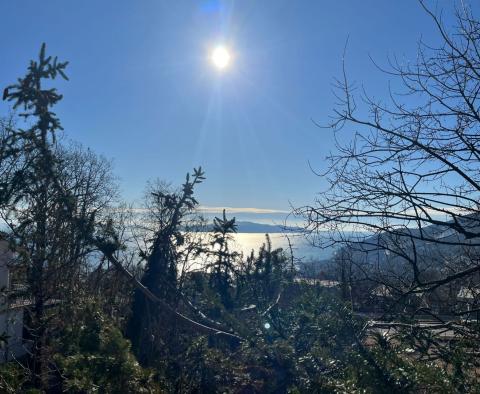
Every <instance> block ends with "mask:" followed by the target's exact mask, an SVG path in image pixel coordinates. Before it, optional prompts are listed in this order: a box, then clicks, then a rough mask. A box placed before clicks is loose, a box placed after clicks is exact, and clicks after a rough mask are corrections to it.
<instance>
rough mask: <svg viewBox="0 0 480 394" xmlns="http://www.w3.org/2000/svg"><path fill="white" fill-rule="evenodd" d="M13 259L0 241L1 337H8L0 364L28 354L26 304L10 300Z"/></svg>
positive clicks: (1, 347)
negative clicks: (24, 329) (24, 317)
mask: <svg viewBox="0 0 480 394" xmlns="http://www.w3.org/2000/svg"><path fill="white" fill-rule="evenodd" d="M12 258H13V254H12V252H11V250H10V249H9V247H8V243H7V242H6V241H3V240H0V335H2V336H4V335H6V337H7V341H6V343H5V342H3V341H2V342H1V343H0V363H2V362H5V361H8V360H11V359H13V358H15V357H21V356H23V355H25V354H26V348H25V346H24V343H23V313H24V307H25V303H24V302H22V301H21V300H20V301H18V300H17V301H16V300H12V299H11V298H10V294H11V287H10V270H9V264H10V262H11V261H12Z"/></svg>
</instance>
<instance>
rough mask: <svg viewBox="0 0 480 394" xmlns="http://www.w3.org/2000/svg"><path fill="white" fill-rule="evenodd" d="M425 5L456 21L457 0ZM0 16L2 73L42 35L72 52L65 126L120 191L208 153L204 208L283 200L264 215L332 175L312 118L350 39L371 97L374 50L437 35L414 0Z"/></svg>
mask: <svg viewBox="0 0 480 394" xmlns="http://www.w3.org/2000/svg"><path fill="white" fill-rule="evenodd" d="M430 4H433V6H435V4H437V7H438V8H439V9H442V8H443V9H444V14H445V22H446V24H447V25H450V24H451V23H452V19H451V18H450V16H449V15H450V11H451V5H452V2H450V1H446V0H445V1H441V0H440V1H438V2H435V3H433V2H431V3H430ZM0 15H2V23H1V24H0V36H1V37H2V38H3V39H2V40H1V41H0V54H1V55H0V57H1V61H0V85H2V86H5V85H7V84H10V83H12V82H14V81H15V79H16V78H17V77H18V76H20V75H22V74H23V73H24V70H25V69H26V66H27V64H28V60H29V59H30V58H32V57H34V56H35V55H36V54H37V53H38V49H39V47H40V44H41V43H42V42H46V43H47V49H48V52H49V53H50V54H54V55H58V56H59V57H60V59H65V60H69V61H70V66H69V68H68V75H69V77H70V81H69V82H59V83H58V88H59V90H60V91H61V92H62V93H63V94H64V95H65V98H64V100H63V101H62V102H61V104H60V105H59V106H58V107H57V113H58V115H59V116H60V118H61V120H62V123H63V126H64V127H65V136H66V137H67V138H69V139H72V140H75V141H79V142H81V143H82V144H84V145H85V146H89V147H91V148H93V149H94V150H95V151H96V152H98V153H100V154H102V155H104V156H105V157H107V158H109V159H112V160H113V162H114V168H115V173H116V174H117V176H118V177H119V179H120V184H121V190H122V194H123V197H124V198H125V199H126V200H128V201H134V200H136V199H138V198H139V197H140V196H141V195H142V192H143V190H144V187H145V184H146V182H147V180H149V179H153V178H160V179H163V180H167V181H172V182H174V183H181V182H182V181H183V179H184V175H185V173H186V172H187V171H189V170H190V169H191V168H192V167H194V166H198V165H201V166H202V167H204V169H205V170H206V175H207V180H206V182H205V183H204V184H203V185H201V186H200V187H199V189H198V199H199V200H200V202H201V204H202V205H203V206H209V207H223V206H229V207H249V208H261V209H270V210H274V211H279V212H274V213H268V212H262V217H264V216H268V215H269V214H272V215H273V216H275V217H280V216H282V215H284V212H283V211H288V209H289V204H290V203H292V204H293V205H297V206H298V205H302V204H306V203H309V202H312V201H313V199H314V197H315V194H316V193H318V192H320V191H321V190H322V188H323V187H324V186H325V182H324V181H323V180H322V179H321V178H319V177H317V176H315V175H314V174H313V173H312V171H311V170H310V169H309V165H308V163H309V162H310V163H311V165H312V166H313V167H314V168H315V169H317V170H322V169H324V168H325V161H324V157H325V156H326V154H328V152H329V151H330V150H332V149H333V138H332V134H331V132H330V131H328V130H321V129H319V128H317V127H316V126H315V125H314V123H313V122H312V119H314V120H316V121H318V122H319V123H324V122H327V121H328V118H329V116H330V115H331V114H332V108H333V107H334V104H335V97H334V96H333V94H332V82H333V78H334V77H336V76H337V77H338V76H339V75H340V71H341V64H342V52H343V47H344V44H345V41H346V39H347V37H349V45H348V51H347V68H348V73H349V76H350V78H351V79H352V80H356V81H357V82H358V83H359V84H363V85H364V86H365V87H366V88H367V90H368V91H369V92H370V93H371V94H373V95H375V96H377V97H386V94H387V88H388V85H387V83H388V81H389V78H388V77H387V76H386V75H382V74H381V73H380V72H378V70H377V69H376V68H375V67H374V66H373V64H372V63H371V61H370V59H369V55H371V56H373V57H374V58H375V59H376V60H378V61H379V63H381V64H385V63H386V58H387V56H388V55H393V54H396V55H398V56H399V57H405V59H410V60H413V59H414V57H415V53H416V43H417V41H418V39H419V38H420V37H422V38H423V39H424V40H425V41H426V42H427V43H432V44H435V43H436V42H438V37H437V35H436V33H435V29H434V26H433V24H432V22H431V20H430V19H429V17H428V16H427V15H426V14H425V13H424V12H423V11H422V10H421V7H420V5H419V4H418V2H417V1H415V0H404V1H383V0H376V1H374V0H364V1H353V0H351V1H346V0H345V1H340V0H338V1H320V0H318V1H313V0H312V1H283V0H275V1H273V0H272V1H258V0H237V1H214V0H208V1H173V0H172V1H160V0H143V1H131V0H128V1H127V0H115V1H114V0H110V1H107V0H104V1H98V0H82V1H65V0H55V1H54V0H44V1H38V0H28V1H27V0H2V1H1V2H0ZM217 44H224V45H226V46H227V47H228V48H230V50H231V51H232V62H231V67H229V68H228V69H226V70H224V71H223V72H219V70H217V69H215V68H214V67H212V64H211V61H210V60H209V53H210V51H211V49H212V48H213V47H214V46H215V45H217ZM7 111H8V107H7V106H6V105H5V104H4V103H2V104H0V113H2V114H5V113H6V112H7ZM348 133H349V130H346V134H345V135H344V138H348V137H349V136H348ZM252 212H253V211H252ZM252 212H250V211H245V212H243V213H244V214H251V213H252ZM273 216H272V217H273Z"/></svg>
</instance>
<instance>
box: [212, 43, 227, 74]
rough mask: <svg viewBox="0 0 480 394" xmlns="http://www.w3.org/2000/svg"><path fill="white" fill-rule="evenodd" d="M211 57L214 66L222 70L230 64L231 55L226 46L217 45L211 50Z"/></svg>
mask: <svg viewBox="0 0 480 394" xmlns="http://www.w3.org/2000/svg"><path fill="white" fill-rule="evenodd" d="M211 59H212V62H213V64H214V66H215V67H217V68H218V69H220V70H222V69H224V68H226V67H227V66H228V65H229V64H230V59H231V56H230V53H229V52H228V50H227V48H225V47H223V46H217V47H216V48H215V49H214V50H213V52H212V56H211Z"/></svg>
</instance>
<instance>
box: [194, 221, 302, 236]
mask: <svg viewBox="0 0 480 394" xmlns="http://www.w3.org/2000/svg"><path fill="white" fill-rule="evenodd" d="M235 224H236V225H237V232H238V233H263V234H267V233H268V234H274V233H285V232H288V233H299V232H302V231H303V229H302V228H301V227H291V226H286V227H285V226H280V225H275V224H264V223H255V222H236V223H235ZM196 230H197V231H204V232H210V231H212V230H213V224H208V225H207V226H206V227H202V228H197V229H196Z"/></svg>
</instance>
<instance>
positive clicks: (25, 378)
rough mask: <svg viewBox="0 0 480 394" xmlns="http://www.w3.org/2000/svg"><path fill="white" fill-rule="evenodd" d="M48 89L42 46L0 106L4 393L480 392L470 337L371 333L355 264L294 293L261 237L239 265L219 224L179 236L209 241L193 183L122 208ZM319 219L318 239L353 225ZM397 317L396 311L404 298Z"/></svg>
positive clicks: (295, 283) (228, 226)
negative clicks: (19, 340)
mask: <svg viewBox="0 0 480 394" xmlns="http://www.w3.org/2000/svg"><path fill="white" fill-rule="evenodd" d="M470 22H471V23H473V25H472V26H473V27H475V29H477V30H475V32H477V33H476V35H475V36H474V39H475V40H476V41H475V43H477V42H478V39H479V36H478V23H477V22H475V21H474V20H470ZM472 34H473V33H472ZM475 56H478V53H477V55H475ZM475 59H476V58H475ZM431 60H432V61H434V60H435V58H432V59H431ZM478 64H479V63H475V64H474V65H473V66H472V67H473V69H474V70H476V71H478ZM58 77H61V78H65V79H67V63H66V62H59V61H58V60H57V58H54V57H51V56H49V55H48V54H47V53H46V48H45V45H43V46H42V47H41V51H40V54H39V58H38V59H37V60H35V61H32V62H31V63H30V66H29V68H28V70H27V73H26V75H25V76H24V77H22V78H20V79H19V80H18V82H17V83H16V84H14V85H11V86H8V87H7V88H6V89H5V91H4V94H3V98H4V100H7V101H9V102H11V104H12V106H13V109H14V110H15V111H16V112H14V115H12V116H10V117H5V118H4V119H3V120H2V123H1V124H0V131H1V135H0V138H1V145H0V215H1V219H2V222H3V224H2V226H3V227H2V229H3V231H2V232H1V237H2V239H4V240H6V241H8V244H9V248H10V249H11V250H12V251H13V252H14V257H13V260H12V261H10V262H9V264H10V266H11V271H12V278H13V283H14V284H15V285H16V286H13V287H12V288H11V289H5V296H6V297H7V299H8V302H13V300H15V299H16V300H18V299H22V300H27V301H28V302H27V303H26V306H25V319H24V333H25V345H26V346H27V347H28V349H29V353H28V354H27V356H26V357H24V358H23V359H19V360H14V361H10V362H8V363H4V364H1V365H0V390H1V391H2V392H7V393H8V392H10V393H14V392H28V393H41V392H47V393H57V392H71V393H95V392H99V393H157V392H177V393H190V392H192V393H215V392H219V393H225V392H231V393H256V392H267V393H287V392H291V393H303V392H327V393H328V392H338V393H353V392H358V393H360V392H371V393H383V392H389V393H404V392H444V393H451V392H478V391H479V388H478V387H479V386H478V383H479V378H478V368H479V360H478V344H479V342H478V341H477V338H478V335H477V337H475V336H474V335H465V336H461V337H456V338H455V340H448V341H441V340H439V339H438V338H437V337H435V335H434V333H433V332H432V331H429V330H422V329H421V328H419V327H418V326H416V325H415V324H414V322H415V316H414V314H413V315H409V316H407V314H404V315H403V316H402V321H401V322H397V323H398V324H397V325H396V326H395V329H394V330H392V331H390V332H388V334H387V332H386V331H382V330H375V329H373V328H372V327H371V325H370V324H369V323H368V321H367V319H366V318H363V317H362V316H363V315H362V314H359V313H357V306H358V302H359V301H358V300H360V299H361V297H362V294H361V292H362V291H366V290H365V289H367V288H368V286H365V285H364V284H365V283H366V282H367V281H368V280H369V281H370V282H369V283H370V285H371V284H372V283H375V284H378V281H379V279H378V277H377V278H374V277H367V278H365V277H360V276H359V275H358V272H360V268H359V267H358V266H356V265H355V264H354V262H352V261H351V260H349V265H348V267H347V266H346V264H345V262H344V259H343V260H342V259H341V261H340V262H338V261H337V265H336V266H335V271H334V272H333V271H332V272H331V275H336V278H337V279H339V280H340V282H341V286H340V288H336V287H326V286H322V284H321V283H320V282H318V281H317V282H315V281H306V280H303V281H302V280H298V279H299V277H298V273H297V272H296V265H295V264H294V259H293V256H291V255H290V254H289V253H286V252H285V251H283V250H280V249H272V247H271V243H270V240H269V238H268V236H266V239H265V244H264V246H263V247H261V248H260V250H258V251H252V253H251V255H249V256H243V255H240V254H238V253H237V252H235V251H234V248H233V247H232V242H233V238H232V235H233V234H234V233H235V232H236V224H235V219H234V218H228V217H226V215H225V212H224V214H223V216H222V217H218V218H216V219H215V220H214V224H213V231H212V232H211V233H207V232H198V231H188V229H189V228H190V229H198V228H199V227H200V226H202V225H205V221H204V219H202V218H201V217H199V215H198V214H197V211H196V207H197V205H198V202H197V200H196V199H195V190H196V188H197V187H198V186H199V185H200V184H202V183H203V182H204V181H205V174H204V172H203V170H202V169H201V168H198V169H194V170H193V172H192V173H189V174H187V176H186V179H185V181H184V183H183V184H182V185H181V186H180V187H178V188H173V187H171V186H169V184H166V183H164V182H152V183H151V184H149V185H148V187H147V191H146V193H145V199H144V207H143V209H141V210H138V209H132V207H129V206H127V205H124V204H123V205H122V203H121V201H120V197H119V196H118V192H117V187H116V184H115V177H114V175H113V174H112V169H111V166H110V164H109V162H108V161H106V160H105V159H103V158H101V157H98V156H97V155H96V154H95V153H93V152H91V151H90V150H88V149H85V148H83V147H81V146H79V145H77V144H71V143H65V142H64V141H65V139H64V138H59V133H61V131H62V127H61V123H60V120H59V119H58V118H57V116H56V114H55V113H54V112H53V107H54V106H55V104H57V103H58V102H59V101H60V100H61V98H62V96H61V95H60V94H59V93H58V92H57V90H56V89H55V88H54V87H52V84H53V83H54V81H55V79H56V78H58ZM347 93H348V90H347ZM347 115H351V114H350V113H347ZM462 116H463V115H462ZM468 126H469V130H470V131H471V134H474V135H475V138H476V135H477V134H478V131H477V130H476V129H474V128H473V126H472V124H471V123H469V124H468ZM378 127H380V126H378ZM469 135H470V134H468V135H462V138H463V139H466V138H467V139H468V138H472V139H471V140H470V145H469V146H470V149H472V150H474V149H475V146H476V145H475V144H476V139H475V140H474V139H473V137H469ZM397 138H400V137H398V136H397ZM375 141H378V139H377V140H375ZM395 141H396V142H397V143H398V141H399V140H398V139H397V140H395V139H390V140H389V141H387V142H389V143H390V147H391V146H393V144H394V142H395ZM403 152H404V151H403ZM414 154H418V152H417V151H415V153H414ZM470 157H475V159H472V160H478V157H477V156H473V154H472V156H470ZM383 164H384V165H386V164H385V163H383ZM362 168H364V167H362ZM374 172H375V171H374ZM375 173H376V174H378V171H377V172H375ZM344 174H347V172H344ZM159 175H160V176H161V174H159ZM350 175H351V176H352V177H351V178H349V179H350V180H351V179H354V175H355V173H354V171H353V170H352V172H351V173H350ZM364 175H365V174H364ZM367 175H368V174H367ZM475 176H477V177H478V174H477V175H475V174H471V177H475ZM370 179H371V178H370ZM365 182H367V178H365ZM337 184H338V183H337ZM373 185H374V184H372V183H371V184H370V187H372V186H373ZM364 186H365V185H364ZM381 187H382V186H381V185H380V186H379V189H381ZM347 189H348V188H347V187H346V188H345V190H347ZM349 190H350V191H352V188H350V189H349ZM355 190H358V189H355ZM343 201H344V202H345V200H343ZM377 201H378V200H377ZM417 203H419V202H418V201H417ZM337 207H338V205H337ZM323 208H324V209H325V210H324V211H320V210H319V209H318V208H317V210H316V211H315V213H316V214H317V215H320V218H319V216H316V217H315V219H314V220H313V221H315V220H316V222H315V223H316V224H319V223H320V222H321V221H322V220H323V219H325V221H328V222H329V223H331V222H332V218H331V217H329V216H328V215H329V214H332V215H335V214H336V215H337V216H336V217H337V219H338V218H340V219H341V220H342V218H345V217H346V216H348V215H350V216H352V217H353V216H355V212H353V211H352V212H345V211H342V215H338V212H337V213H335V212H333V213H332V207H323ZM471 209H472V210H473V209H478V208H473V206H472V208H471ZM319 211H320V214H319V213H318V212H319ZM356 212H357V218H358V210H357V211H356ZM409 212H410V211H409ZM475 212H476V211H475ZM307 214H309V215H312V211H308V212H307ZM322 215H323V216H322ZM310 220H312V216H310ZM341 220H340V223H341ZM369 223H370V222H369ZM369 223H367V224H369ZM310 224H312V222H310ZM337 224H338V222H337ZM386 229H387V230H389V228H386ZM381 230H382V233H384V232H385V228H382V229H381ZM390 230H391V229H390ZM391 232H393V230H391ZM362 242H363V243H365V240H363V241H362ZM346 244H349V245H350V246H351V244H352V242H351V240H349V242H346ZM377 246H378V245H377ZM467 246H468V245H467ZM345 251H346V249H342V253H343V252H345ZM337 257H338V255H337ZM477 265H478V264H477ZM352 267H353V268H352ZM347 268H348V273H346V269H347ZM355 269H358V271H356V272H353V273H352V270H353V271H355ZM469 269H470V270H471V266H470V268H469ZM361 272H364V271H361ZM476 273H477V271H472V270H471V271H469V275H470V276H472V275H475V274H476ZM355 275H356V276H355ZM354 276H355V279H356V280H353V279H352V278H353V277H354ZM465 276H466V275H465ZM331 278H334V276H332V277H331ZM456 279H459V277H456V278H455V280H456ZM422 280H425V279H422ZM438 280H440V279H438ZM384 282H385V281H384ZM384 282H380V283H384ZM395 283H396V285H395V286H396V288H400V287H401V286H400V285H399V284H398V282H395ZM419 283H420V282H419ZM428 283H429V285H431V283H430V282H428ZM447 283H448V282H445V283H441V284H438V286H436V287H435V289H437V288H438V287H439V286H442V285H443V284H447ZM384 284H385V283H384ZM387 284H389V283H387ZM435 284H437V283H435ZM362 286H363V287H362ZM392 286H393V285H392ZM370 287H371V286H370ZM423 287H425V286H423ZM392 288H393V287H391V288H390V289H392ZM416 289H417V287H415V288H414V289H413V290H414V292H415V291H417V290H416ZM435 289H433V290H435ZM433 290H432V291H433ZM355 291H357V292H358V293H357V294H355ZM424 291H428V289H424ZM417 292H418V291H417ZM352 294H353V295H352ZM392 302H393V303H395V302H396V305H397V306H398V302H404V304H401V305H402V307H398V308H397V309H396V310H397V311H400V312H401V311H404V312H405V311H406V309H405V305H407V304H408V303H407V300H406V298H405V296H404V293H401V294H400V296H399V298H398V300H396V301H392ZM468 331H469V334H471V333H472V332H473V333H475V332H477V334H478V325H477V324H472V325H470V326H469V327H468ZM8 340H9V338H8V337H5V336H3V337H2V342H3V344H4V345H6V344H8Z"/></svg>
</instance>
